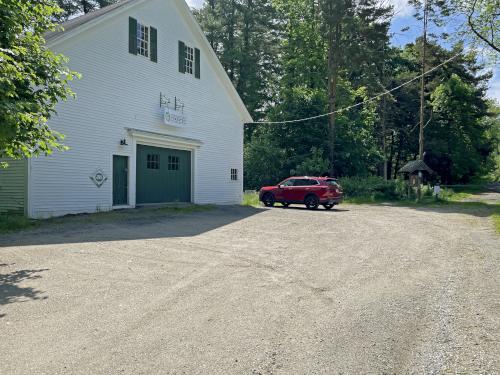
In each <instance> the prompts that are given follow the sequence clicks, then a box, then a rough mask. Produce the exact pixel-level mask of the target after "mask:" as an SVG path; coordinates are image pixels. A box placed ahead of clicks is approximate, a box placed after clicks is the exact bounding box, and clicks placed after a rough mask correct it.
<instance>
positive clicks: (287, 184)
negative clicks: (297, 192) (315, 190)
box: [280, 179, 295, 186]
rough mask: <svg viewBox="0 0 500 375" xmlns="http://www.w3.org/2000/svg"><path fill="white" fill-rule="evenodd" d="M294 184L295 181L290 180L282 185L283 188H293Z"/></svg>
mask: <svg viewBox="0 0 500 375" xmlns="http://www.w3.org/2000/svg"><path fill="white" fill-rule="evenodd" d="M294 183H295V179H290V180H286V181H283V182H282V183H281V184H280V185H281V186H293V185H294Z"/></svg>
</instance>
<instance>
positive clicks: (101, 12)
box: [45, 0, 253, 123]
mask: <svg viewBox="0 0 500 375" xmlns="http://www.w3.org/2000/svg"><path fill="white" fill-rule="evenodd" d="M147 1H148V0H119V1H118V2H116V3H114V4H111V5H108V6H106V7H104V8H100V9H98V10H95V11H93V12H90V13H87V14H84V15H82V16H79V17H76V18H73V19H71V20H69V21H66V22H64V23H62V24H61V25H60V26H61V27H59V28H58V29H57V30H55V31H51V32H48V33H46V34H45V40H46V41H47V44H48V45H49V46H50V45H55V44H57V43H59V42H60V41H62V40H66V39H67V38H73V37H75V36H77V35H78V34H79V33H80V32H83V31H84V30H86V29H87V28H91V27H93V26H95V25H96V24H98V23H100V22H103V21H104V20H106V19H108V18H109V17H113V16H115V15H117V14H119V13H121V12H122V11H125V10H127V9H129V8H131V7H132V6H135V5H138V4H141V3H144V2H147ZM171 1H172V3H175V4H176V5H177V8H178V9H179V11H180V12H179V13H180V14H181V16H182V17H184V19H185V21H186V23H187V25H188V27H190V28H191V31H192V32H193V34H194V35H195V37H197V38H198V41H199V42H201V43H202V44H203V45H204V48H205V50H206V51H207V57H208V61H209V63H210V64H211V65H212V67H213V68H214V70H215V73H216V75H217V76H218V78H219V79H220V81H221V83H222V86H223V87H224V88H225V90H226V92H227V94H228V95H229V97H230V98H231V99H232V100H233V102H234V103H235V106H236V108H237V109H238V111H239V112H240V114H241V116H242V120H243V121H244V122H245V123H249V122H253V119H252V116H251V115H250V113H249V112H248V110H247V108H246V106H245V104H244V103H243V101H242V100H241V97H240V95H239V94H238V92H237V91H236V88H235V87H234V86H233V83H232V82H231V80H230V79H229V77H228V75H227V73H226V71H225V70H224V68H223V67H222V64H221V63H220V61H219V58H218V57H217V55H216V54H215V52H214V50H213V49H212V46H211V45H210V43H209V42H208V40H207V38H206V36H205V33H204V32H203V30H202V29H201V27H200V25H199V24H198V22H197V21H196V19H195V18H194V16H193V14H192V13H191V10H190V9H189V6H188V5H187V4H186V2H185V1H184V0H171Z"/></svg>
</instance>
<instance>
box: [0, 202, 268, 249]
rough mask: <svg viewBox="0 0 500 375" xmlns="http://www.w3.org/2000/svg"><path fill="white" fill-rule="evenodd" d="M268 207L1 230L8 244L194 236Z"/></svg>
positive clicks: (118, 216)
mask: <svg viewBox="0 0 500 375" xmlns="http://www.w3.org/2000/svg"><path fill="white" fill-rule="evenodd" d="M265 211H266V210H265V209H261V208H255V207H244V206H193V207H192V209H191V210H189V209H187V210H179V211H172V210H169V209H161V208H160V209H150V208H148V209H145V208H142V209H135V210H123V211H112V212H107V213H99V214H90V215H75V216H67V217H62V218H56V219H49V220H40V221H39V222H38V226H37V228H36V229H31V230H26V231H22V232H16V233H9V234H4V235H1V234H0V248H1V247H5V246H27V245H49V244H70V243H85V242H104V241H123V240H140V239H154V238H167V237H192V236H196V235H199V234H202V233H205V232H209V231H212V230H214V229H217V228H220V227H224V226H226V225H229V224H232V223H234V222H237V221H240V220H244V219H246V218H248V217H251V216H253V215H257V214H260V213H263V212H265Z"/></svg>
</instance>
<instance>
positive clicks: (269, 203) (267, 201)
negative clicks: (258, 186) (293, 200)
mask: <svg viewBox="0 0 500 375" xmlns="http://www.w3.org/2000/svg"><path fill="white" fill-rule="evenodd" d="M262 202H263V203H264V206H266V207H273V206H274V203H275V202H276V200H275V199H274V195H273V194H271V193H267V194H266V195H264V197H263V198H262Z"/></svg>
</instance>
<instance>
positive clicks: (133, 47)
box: [128, 17, 137, 55]
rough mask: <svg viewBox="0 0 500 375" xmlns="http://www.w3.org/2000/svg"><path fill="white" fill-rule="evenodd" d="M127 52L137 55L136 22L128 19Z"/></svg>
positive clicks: (130, 18)
mask: <svg viewBox="0 0 500 375" xmlns="http://www.w3.org/2000/svg"><path fill="white" fill-rule="evenodd" d="M128 51H129V52H130V53H131V54H133V55H137V20H136V19H134V18H132V17H129V18H128Z"/></svg>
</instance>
